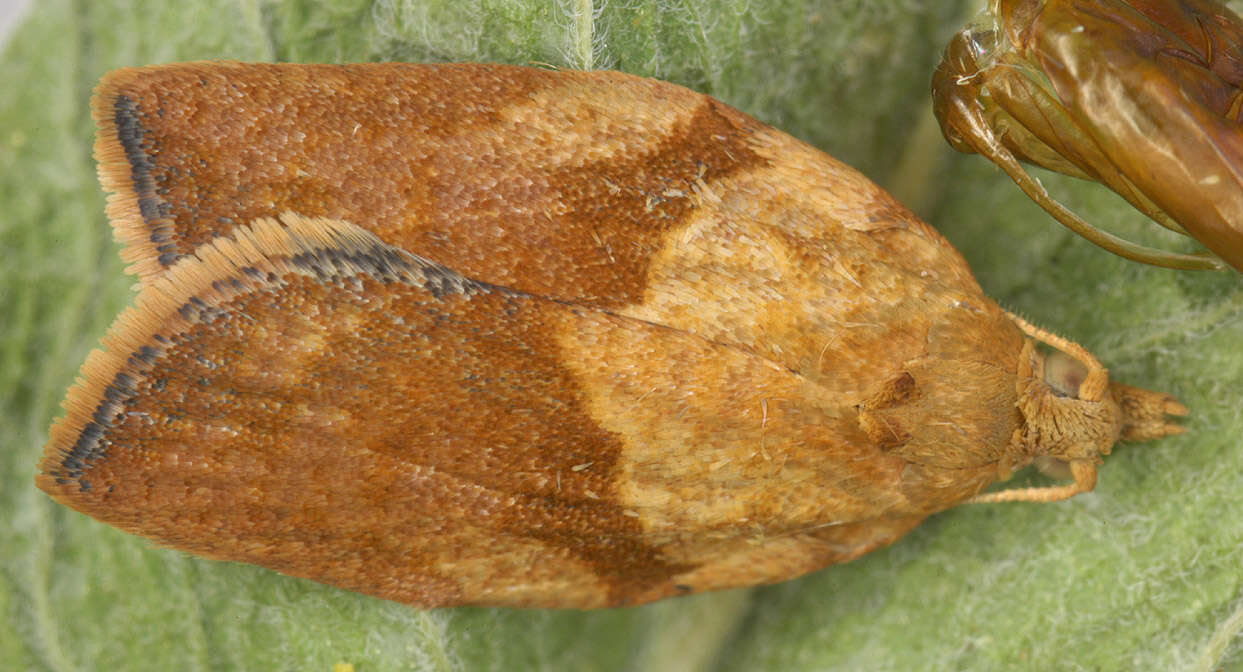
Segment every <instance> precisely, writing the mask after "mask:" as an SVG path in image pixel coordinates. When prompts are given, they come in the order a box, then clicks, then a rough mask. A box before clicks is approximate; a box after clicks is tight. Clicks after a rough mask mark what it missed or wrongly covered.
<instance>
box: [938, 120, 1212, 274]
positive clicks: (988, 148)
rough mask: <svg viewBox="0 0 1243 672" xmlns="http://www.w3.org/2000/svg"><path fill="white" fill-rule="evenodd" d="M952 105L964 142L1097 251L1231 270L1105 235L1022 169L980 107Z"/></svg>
mask: <svg viewBox="0 0 1243 672" xmlns="http://www.w3.org/2000/svg"><path fill="white" fill-rule="evenodd" d="M953 105H954V113H955V114H956V115H957V116H958V118H959V119H961V120H962V121H963V122H964V123H965V125H966V128H965V129H963V128H956V129H955V130H957V131H959V132H960V133H962V136H963V139H964V140H965V141H966V142H967V143H968V144H969V145H971V147H972V149H974V150H975V151H977V152H979V153H980V155H981V156H984V157H986V158H988V159H989V160H991V161H992V162H993V163H996V164H997V165H998V166H1000V167H1001V169H1002V170H1004V171H1006V174H1007V175H1009V176H1010V179H1012V180H1014V183H1015V184H1017V185H1018V186H1019V189H1022V190H1023V193H1025V194H1027V196H1028V198H1031V199H1032V200H1033V201H1035V202H1036V203H1038V204H1039V205H1040V207H1042V208H1044V210H1045V212H1047V213H1049V214H1050V215H1052V216H1053V218H1054V219H1056V220H1057V221H1059V222H1061V223H1062V225H1063V226H1065V227H1066V228H1068V229H1070V230H1071V231H1074V232H1075V233H1077V234H1079V235H1081V236H1083V237H1084V238H1087V239H1088V240H1090V241H1092V243H1094V244H1095V245H1097V246H1098V247H1101V248H1103V249H1105V250H1108V251H1110V252H1113V253H1114V254H1116V255H1118V256H1120V257H1125V258H1127V259H1131V260H1134V261H1138V262H1142V263H1145V264H1151V265H1153V266H1163V267H1165V268H1178V269H1183V270H1198V271H1203V270H1216V271H1220V270H1225V269H1227V268H1229V267H1228V266H1227V265H1226V263H1225V262H1223V261H1221V260H1220V259H1217V258H1216V257H1213V256H1211V255H1208V254H1178V253H1176V252H1169V251H1166V250H1159V249H1156V248H1152V247H1146V246H1144V245H1138V244H1136V243H1132V242H1131V241H1129V240H1126V239H1124V238H1119V237H1118V236H1115V235H1113V234H1112V233H1109V232H1108V231H1102V230H1101V229H1098V228H1096V227H1095V226H1092V225H1091V224H1088V223H1087V222H1085V221H1083V219H1082V218H1080V217H1079V215H1076V214H1075V213H1074V212H1071V210H1070V209H1069V208H1067V207H1066V206H1064V205H1062V204H1061V203H1060V202H1058V201H1057V200H1056V199H1054V198H1053V197H1052V196H1051V195H1049V192H1048V191H1047V190H1046V189H1045V188H1044V185H1042V184H1040V181H1039V180H1037V179H1036V178H1034V177H1032V176H1031V174H1030V173H1028V172H1027V170H1026V169H1025V168H1023V165H1022V164H1021V163H1019V160H1018V159H1017V158H1015V156H1014V154H1012V153H1011V152H1010V150H1008V149H1006V148H1005V146H1004V145H1002V144H1001V141H1000V140H998V138H997V136H996V135H994V134H993V131H992V129H991V128H990V127H989V124H988V121H987V120H986V119H984V115H983V112H982V110H980V109H979V108H978V106H973V105H972V104H971V103H969V102H968V101H967V100H964V97H963V96H954V100H953ZM964 131H965V132H964Z"/></svg>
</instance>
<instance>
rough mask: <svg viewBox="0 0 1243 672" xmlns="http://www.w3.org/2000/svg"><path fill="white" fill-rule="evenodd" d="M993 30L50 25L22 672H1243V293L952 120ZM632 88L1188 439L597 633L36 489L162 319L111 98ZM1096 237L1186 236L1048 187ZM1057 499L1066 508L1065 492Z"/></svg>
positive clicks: (22, 331) (19, 646) (776, 18)
mask: <svg viewBox="0 0 1243 672" xmlns="http://www.w3.org/2000/svg"><path fill="white" fill-rule="evenodd" d="M964 4H966V3H964V2H948V1H947V2H924V1H917V0H821V1H815V0H802V1H799V0H782V1H774V2H756V1H755V0H717V1H709V0H698V1H696V0H680V1H671V0H659V1H655V0H626V1H624V2H622V1H618V2H612V3H609V2H596V3H592V2H591V1H590V0H561V1H553V0H540V1H535V0H516V1H512V2H510V1H505V0H422V1H417V0H376V1H364V0H319V1H312V0H288V1H286V2H276V1H275V0H229V1H227V2H226V1H224V0H213V1H208V0H194V1H187V2H182V3H153V2H137V1H136V0H93V1H92V2H69V1H68V0H41V1H40V3H38V5H37V9H36V13H34V14H33V15H31V17H30V18H29V19H28V20H27V21H26V22H25V23H24V24H23V25H22V27H21V28H20V30H19V31H18V32H17V33H16V34H15V36H14V37H13V39H12V41H11V42H10V44H9V45H8V47H7V50H6V51H5V53H4V55H3V60H4V63H3V67H2V68H0V91H3V93H0V176H2V177H0V204H2V205H3V209H2V212H3V213H4V215H3V217H0V325H2V327H0V413H3V416H2V417H3V432H0V441H2V442H3V448H2V449H0V483H3V488H2V489H0V515H2V516H3V518H4V520H5V521H7V525H5V526H3V528H0V567H2V569H3V573H2V574H0V607H2V608H3V618H4V623H3V626H2V627H0V660H3V661H5V665H6V666H7V667H8V668H10V669H32V670H33V669H55V670H91V669H105V670H168V669H176V670H196V669H205V670H233V669H239V670H240V669H248V670H267V669H288V670H324V671H327V670H331V669H332V666H333V664H334V663H336V662H339V661H340V662H350V663H353V664H354V665H355V668H356V669H357V670H358V671H359V672H372V671H375V670H405V669H419V670H525V669H536V670H562V669H565V670H619V669H620V670H625V669H632V670H660V669H669V670H694V669H705V670H706V669H719V670H791V669H817V670H838V669H841V670H858V669H897V670H906V669H946V670H949V669H952V670H995V669H1033V670H1045V669H1102V670H1111V669H1128V670H1129V669H1150V670H1168V669H1204V670H1208V669H1218V668H1233V669H1239V668H1240V665H1241V661H1243V655H1241V650H1243V647H1241V646H1240V644H1239V640H1238V638H1237V636H1236V635H1237V632H1238V631H1239V630H1240V629H1241V628H1243V624H1241V621H1243V616H1241V614H1243V562H1240V548H1241V547H1243V516H1241V515H1239V502H1240V498H1239V495H1238V493H1239V492H1243V470H1241V469H1240V468H1239V465H1240V464H1241V463H1243V441H1241V440H1240V437H1241V436H1243V413H1241V412H1240V411H1239V409H1240V408H1243V387H1241V386H1240V385H1239V383H1240V381H1241V380H1243V347H1240V343H1243V284H1241V282H1240V279H1239V276H1238V275H1237V274H1233V273H1221V274H1208V273H1179V272H1173V271H1166V270H1161V269H1155V268H1148V267H1143V266H1139V265H1136V264H1133V263H1130V262H1126V261H1124V260H1121V259H1118V258H1116V257H1113V256H1112V255H1109V254H1107V253H1105V252H1102V251H1100V250H1098V249H1096V248H1094V247H1092V246H1091V245H1090V244H1088V243H1087V242H1086V241H1083V240H1081V239H1079V238H1077V237H1075V236H1073V235H1072V234H1070V233H1068V232H1066V231H1065V230H1063V229H1062V228H1061V227H1060V226H1059V225H1057V224H1056V223H1055V222H1053V221H1052V220H1051V219H1050V218H1049V217H1048V216H1046V215H1045V214H1044V213H1043V211H1041V210H1039V209H1038V208H1037V207H1035V205H1033V204H1031V203H1030V202H1028V201H1027V200H1026V198H1025V197H1024V196H1023V195H1022V194H1021V193H1020V192H1019V190H1018V189H1017V188H1016V187H1015V186H1014V185H1013V184H1011V183H1010V182H1009V180H1008V179H1007V178H1006V177H1005V176H1004V175H1003V174H1001V173H1000V172H999V171H997V170H996V169H994V168H993V167H992V166H991V165H990V164H988V163H987V162H986V161H984V160H983V159H980V158H979V157H971V156H960V155H956V154H954V153H953V152H952V151H951V150H949V149H948V147H947V146H946V145H945V144H944V143H943V142H942V141H941V140H940V138H939V132H938V131H937V130H936V128H935V125H934V124H933V123H932V122H931V121H930V116H931V115H930V100H929V95H928V79H929V76H930V74H931V71H932V68H933V67H934V66H935V64H936V62H937V59H938V58H939V54H940V49H941V48H942V46H943V45H944V43H945V42H946V41H947V40H948V38H949V36H950V35H951V34H952V33H953V32H954V31H955V30H956V29H957V28H958V27H959V26H960V25H961V24H962V23H963V22H964V21H965V20H966V19H967V18H968V16H969V12H968V10H966V9H965V8H964V7H963V5H964ZM209 58H234V59H242V60H274V59H275V60H296V61H331V62H345V61H367V60H412V61H419V60H428V61H441V60H460V61H470V60H481V61H500V62H508V63H531V62H541V63H550V64H553V65H556V66H560V67H569V68H580V67H596V68H601V67H609V68H617V69H621V70H626V71H629V72H634V73H637V74H641V75H647V76H653V77H659V78H662V79H667V80H670V81H674V82H677V83H680V84H684V85H687V86H690V87H692V88H695V89H697V90H700V91H703V92H705V93H709V94H712V95H714V96H716V97H718V98H721V99H722V100H725V101H726V102H728V103H730V104H732V105H734V106H736V107H739V108H740V109H742V110H743V111H746V112H748V113H750V114H752V115H754V116H756V117H758V118H760V119H761V120H763V121H766V122H768V123H771V124H773V125H775V126H777V127H779V128H782V129H783V130H786V131H788V132H790V133H792V134H794V135H796V136H798V137H800V138H803V139H805V140H807V141H809V142H811V143H813V144H815V145H817V146H819V147H821V148H823V149H825V150H826V151H829V152H830V153H832V154H833V155H835V156H836V157H838V158H840V159H842V160H844V161H846V162H848V163H851V164H852V165H855V166H856V167H858V168H859V169H861V170H863V171H864V172H865V173H866V174H868V175H869V176H871V177H872V178H873V179H875V180H877V181H878V182H880V183H881V184H882V185H884V186H886V187H889V188H891V189H892V190H894V191H895V193H897V194H898V195H899V196H900V197H902V198H904V199H907V200H908V202H909V203H910V204H911V205H912V207H914V208H915V209H916V210H917V211H918V212H919V213H920V214H921V215H923V216H925V217H928V218H929V219H930V221H932V222H933V223H934V224H935V225H936V226H937V227H938V228H939V229H940V230H942V231H943V232H944V233H945V234H946V235H947V236H948V237H949V238H950V239H951V240H952V241H953V242H954V243H955V244H956V245H957V246H959V249H961V250H962V251H963V253H964V255H965V256H966V257H967V259H968V261H969V262H970V263H971V265H972V267H973V268H974V269H975V270H976V272H977V274H978V275H979V278H980V281H981V284H982V285H983V286H984V287H985V289H986V291H988V292H989V293H990V294H991V295H992V296H994V297H996V298H997V299H998V300H999V301H1001V302H1002V304H1003V305H1005V306H1007V307H1008V308H1010V309H1012V310H1015V311H1017V312H1019V313H1022V314H1024V315H1026V316H1028V317H1030V318H1031V319H1033V320H1034V321H1036V322H1037V323H1039V324H1042V325H1043V326H1046V327H1048V328H1051V329H1053V330H1054V331H1056V332H1058V333H1061V334H1064V335H1066V336H1068V337H1070V338H1073V339H1075V340H1077V341H1079V342H1081V343H1083V344H1084V345H1085V346H1087V347H1088V348H1089V349H1091V350H1093V351H1094V352H1095V353H1097V354H1098V356H1099V357H1100V358H1101V359H1102V360H1103V361H1104V362H1106V363H1107V364H1108V365H1109V366H1110V367H1111V371H1112V373H1113V374H1114V376H1115V377H1117V378H1120V379H1123V380H1126V381H1130V382H1132V383H1135V384H1138V385H1141V386H1144V387H1150V388H1153V389H1160V390H1164V391H1169V392H1173V393H1175V394H1177V395H1179V396H1180V397H1181V398H1182V400H1183V401H1184V402H1186V404H1187V405H1188V406H1190V407H1191V408H1192V409H1193V416H1192V417H1191V419H1190V421H1189V428H1190V433H1189V434H1187V435H1186V436H1183V437H1178V438H1173V439H1167V440H1163V441H1160V442H1157V443H1153V444H1148V445H1136V446H1123V447H1121V448H1120V449H1119V450H1118V451H1117V453H1116V454H1115V455H1113V456H1112V457H1110V458H1109V459H1108V460H1107V462H1106V464H1105V466H1104V467H1103V469H1102V471H1101V477H1100V484H1099V486H1098V487H1097V489H1096V491H1095V492H1093V493H1091V494H1088V495H1082V496H1079V497H1076V498H1075V499H1073V500H1071V501H1069V502H1067V503H1062V504H1054V505H1033V504H1008V505H1005V504H1003V505H992V506H976V507H965V508H960V509H957V510H953V511H949V512H946V513H944V514H941V515H938V516H935V517H934V518H933V519H931V520H930V521H928V522H927V523H926V524H924V525H923V526H921V527H920V528H918V529H917V530H916V531H915V532H913V533H912V534H911V535H909V536H907V537H906V538H904V539H902V540H901V541H899V542H898V543H897V544H895V545H894V546H892V547H890V548H888V549H884V550H881V551H878V552H875V553H872V554H871V555H868V556H866V557H864V558H862V559H860V560H857V561H855V562H853V563H850V564H848V565H843V566H838V567H831V568H828V569H826V570H824V571H821V572H818V573H816V574H813V575H811V576H808V577H805V578H803V579H799V580H795V581H791V582H788V583H785V584H782V585H778V586H773V587H768V588H760V589H755V590H751V591H732V592H727V593H721V594H715V595H703V596H696V597H693V598H684V599H678V600H670V601H666V602H663V603H659V604H655V605H650V606H646V607H640V608H634V609H622V610H606V611H596V612H587V613H579V612H559V611H516V610H500V609H443V610H433V611H418V610H415V609H411V608H408V607H405V606H402V605H398V604H393V603H389V602H384V601H381V600H376V599H372V598H368V597H363V596H360V595H356V594H352V593H348V592H345V591H341V590H337V589H333V588H330V587H326V586H322V585H319V584H315V583H312V582H309V581H302V580H297V579H291V578H287V577H283V576H280V575H278V574H275V573H273V572H270V571H267V570H263V569H260V568H257V567H251V566H246V565H235V564H227V563H217V562H210V561H206V560H201V559H198V558H194V557H191V556H187V555H184V554H182V553H179V552H175V551H169V550H164V549H158V548H153V547H152V545H151V544H150V543H149V542H147V541H144V540H142V539H139V538H137V537H132V536H129V535H126V534H123V533H121V532H118V531H116V530H114V529H112V528H110V527H107V526H105V525H102V524H100V523H97V522H95V521H93V520H90V519H88V518H86V517H84V516H82V515H79V514H77V513H74V512H72V511H69V510H68V509H65V508H63V507H60V506H58V505H56V504H54V503H52V502H51V501H50V500H49V499H48V498H47V497H45V496H44V495H43V494H42V493H40V492H38V491H37V490H36V489H35V488H34V485H33V476H34V471H35V465H36V463H37V460H38V455H39V454H40V449H41V446H42V444H43V442H44V441H45V440H46V436H47V428H48V426H49V425H50V423H51V421H52V420H53V418H54V417H56V416H57V415H58V414H59V410H58V407H57V403H58V402H59V400H60V398H61V397H62V395H63V393H64V390H65V389H66V387H67V386H68V385H69V383H70V382H71V380H72V378H73V375H74V372H75V371H76V369H77V367H78V366H79V365H80V363H81V362H82V361H83V360H84V359H85V355H86V353H87V351H88V350H89V349H90V348H92V347H93V346H94V344H95V343H96V342H97V340H98V338H99V337H100V336H101V335H102V334H103V332H104V331H105V329H106V328H107V326H108V324H109V322H110V320H111V319H112V318H113V317H114V316H115V315H116V314H117V313H118V312H119V310H120V309H121V308H122V307H123V306H124V305H125V304H126V303H127V302H129V301H130V300H131V299H132V294H131V293H130V289H129V286H130V285H131V284H132V282H133V280H132V278H130V277H128V276H126V275H125V274H124V273H123V271H122V264H121V262H120V260H119V259H118V256H117V253H118V248H117V246H116V245H115V244H114V243H113V242H112V241H111V237H110V232H109V229H108V226H107V222H106V219H105V217H104V215H103V212H104V204H103V197H102V195H101V194H100V192H99V188H98V186H97V184H96V181H95V175H94V162H93V160H92V158H91V155H90V147H91V142H92V141H91V137H92V132H93V129H92V124H91V122H90V116H89V112H88V106H87V101H88V99H89V96H90V91H91V88H92V87H93V86H94V84H95V82H96V81H98V79H99V77H100V75H102V74H103V73H104V72H105V71H107V70H109V69H112V68H116V67H120V66H127V65H141V64H146V63H156V62H167V61H177V60H191V59H209ZM1045 181H1046V183H1047V184H1049V186H1050V190H1051V191H1052V192H1053V193H1054V194H1055V195H1058V196H1060V197H1062V198H1064V199H1065V200H1066V201H1067V202H1068V204H1069V205H1070V206H1071V207H1072V208H1073V209H1075V210H1077V211H1078V212H1080V213H1081V214H1082V215H1084V217H1085V218H1086V219H1088V220H1089V221H1092V222H1094V223H1097V224H1099V225H1101V226H1104V227H1107V228H1110V229H1111V230H1113V231H1117V232H1121V233H1124V234H1126V235H1128V236H1135V237H1139V238H1144V239H1147V240H1149V241H1155V242H1159V243H1160V244H1165V245H1174V246H1178V245H1187V243H1185V242H1183V241H1180V240H1173V241H1172V239H1171V238H1170V237H1166V236H1163V235H1162V233H1161V232H1159V231H1156V227H1155V226H1154V225H1152V224H1151V223H1149V222H1147V221H1146V220H1144V219H1143V217H1142V216H1140V215H1139V214H1138V213H1136V212H1134V211H1132V210H1131V209H1130V208H1129V206H1127V205H1126V204H1125V203H1123V202H1122V201H1121V200H1120V199H1118V198H1116V197H1114V196H1113V195H1112V194H1109V193H1107V192H1105V191H1104V190H1103V189H1101V188H1099V187H1094V186H1092V185H1088V184H1084V183H1079V182H1075V181H1074V180H1069V179H1061V178H1057V177H1055V176H1050V177H1047V178H1046V179H1045ZM1032 480H1033V481H1035V480H1037V479H1035V478H1033V479H1032Z"/></svg>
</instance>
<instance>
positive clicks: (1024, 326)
mask: <svg viewBox="0 0 1243 672" xmlns="http://www.w3.org/2000/svg"><path fill="white" fill-rule="evenodd" d="M1005 313H1006V316H1008V317H1009V318H1010V319H1011V320H1013V321H1014V323H1015V324H1016V325H1018V327H1019V329H1021V330H1022V331H1023V333H1025V334H1027V335H1028V336H1030V337H1031V338H1034V339H1035V340H1037V341H1040V342H1041V343H1044V344H1045V345H1048V346H1051V347H1054V348H1057V349H1058V350H1061V351H1062V352H1064V353H1066V354H1068V355H1070V356H1071V357H1074V358H1075V359H1077V360H1079V361H1080V362H1081V363H1082V364H1083V365H1084V366H1086V367H1087V368H1088V375H1087V377H1086V378H1084V379H1083V383H1082V384H1080V385H1079V398H1080V399H1083V400H1085V401H1100V400H1101V399H1104V398H1105V390H1106V389H1108V387H1109V370H1108V369H1106V368H1105V367H1104V366H1103V365H1102V364H1101V362H1100V360H1099V359H1097V358H1096V356H1095V355H1093V354H1092V353H1090V352H1088V351H1087V349H1086V348H1084V347H1083V346H1082V345H1079V344H1078V343H1076V342H1074V341H1072V340H1070V339H1069V338H1064V337H1062V336H1058V335H1057V334H1054V333H1052V332H1050V331H1046V330H1044V329H1041V328H1040V327H1037V326H1036V325H1034V324H1032V323H1031V322H1028V321H1027V320H1025V319H1023V318H1021V317H1019V316H1018V315H1015V314H1014V313H1012V312H1010V311H1008V310H1007V311H1005Z"/></svg>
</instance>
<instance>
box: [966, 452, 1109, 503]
mask: <svg viewBox="0 0 1243 672" xmlns="http://www.w3.org/2000/svg"><path fill="white" fill-rule="evenodd" d="M1070 473H1071V474H1072V475H1073V476H1074V478H1075V482H1074V483H1069V484H1067V485H1051V486H1046V487H1038V488H1014V489H1012V490H998V491H997V492H986V493H984V494H982V495H976V496H975V497H972V498H971V499H968V500H967V501H966V503H967V504H993V503H996V502H1042V503H1049V502H1060V501H1063V500H1067V499H1070V498H1071V497H1074V496H1075V495H1077V494H1079V493H1081V492H1091V491H1092V489H1093V488H1095V487H1096V463H1094V462H1092V461H1091V460H1074V461H1072V462H1071V463H1070Z"/></svg>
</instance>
